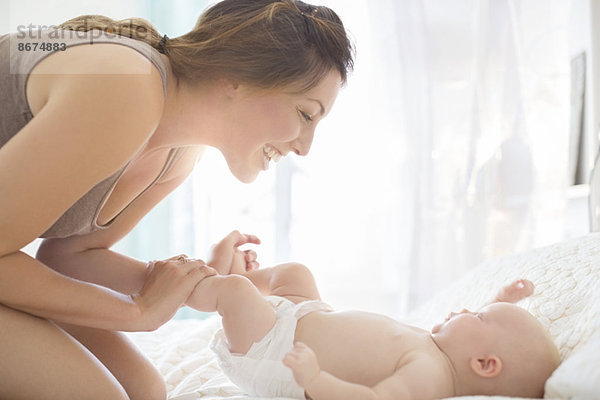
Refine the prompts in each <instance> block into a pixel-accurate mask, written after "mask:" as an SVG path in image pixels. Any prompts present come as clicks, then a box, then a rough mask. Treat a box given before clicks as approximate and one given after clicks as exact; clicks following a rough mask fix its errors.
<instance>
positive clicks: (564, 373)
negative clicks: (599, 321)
mask: <svg viewBox="0 0 600 400" xmlns="http://www.w3.org/2000/svg"><path fill="white" fill-rule="evenodd" d="M545 397H546V398H558V399H572V400H597V399H598V398H600V334H596V335H595V336H594V337H593V338H592V339H590V340H589V341H588V342H587V343H586V344H585V345H584V346H581V348H580V349H579V350H577V351H576V352H575V353H573V354H572V355H571V356H569V357H568V358H567V359H566V360H565V361H563V363H562V364H561V365H560V366H559V367H558V368H557V369H556V371H554V373H553V374H552V376H551V377H550V379H548V382H546V394H545Z"/></svg>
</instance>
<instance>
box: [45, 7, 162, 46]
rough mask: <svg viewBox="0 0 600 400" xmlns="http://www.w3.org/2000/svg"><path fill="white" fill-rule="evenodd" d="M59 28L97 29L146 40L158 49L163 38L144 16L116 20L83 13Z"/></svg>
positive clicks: (106, 32)
mask: <svg viewBox="0 0 600 400" xmlns="http://www.w3.org/2000/svg"><path fill="white" fill-rule="evenodd" d="M57 28H58V29H66V30H71V31H78V32H88V31H91V30H93V29H96V30H99V31H102V32H104V33H105V34H107V35H119V36H124V37H128V38H131V39H136V40H140V41H142V42H146V43H148V44H149V45H150V46H152V47H154V48H155V49H157V50H158V49H159V44H160V43H161V40H162V38H163V36H161V35H160V33H158V31H157V30H156V28H154V26H153V25H152V24H151V23H150V22H148V21H146V20H145V19H143V18H127V19H122V20H114V19H112V18H109V17H105V16H103V15H81V16H79V17H75V18H73V19H70V20H68V21H66V22H63V23H62V24H60V25H58V26H57Z"/></svg>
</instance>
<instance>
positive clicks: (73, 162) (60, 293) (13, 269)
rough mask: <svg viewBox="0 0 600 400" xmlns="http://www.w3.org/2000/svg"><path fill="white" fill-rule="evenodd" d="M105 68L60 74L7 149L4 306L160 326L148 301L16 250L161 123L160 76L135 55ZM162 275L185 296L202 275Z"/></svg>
mask: <svg viewBox="0 0 600 400" xmlns="http://www.w3.org/2000/svg"><path fill="white" fill-rule="evenodd" d="M117 47H122V46H117ZM101 61H102V60H91V62H94V63H95V64H94V65H95V67H96V68H98V65H104V66H105V67H103V68H106V69H112V70H110V71H106V74H94V75H92V74H90V73H88V72H89V71H88V70H81V71H71V70H68V71H66V72H65V74H64V75H57V76H55V77H53V80H52V83H51V84H48V87H49V89H48V93H47V96H46V97H47V98H46V99H45V103H44V106H43V108H42V109H41V110H40V111H39V112H37V114H36V116H35V117H34V118H33V119H32V120H31V121H30V122H29V123H28V124H27V125H26V126H25V127H24V128H23V129H22V130H21V131H20V132H18V133H17V134H16V135H15V136H14V137H13V138H12V139H11V140H10V141H9V142H8V143H6V144H5V145H4V146H3V147H2V148H0V303H3V304H6V305H8V306H10V307H12V308H15V309H18V310H22V311H26V312H30V313H32V314H35V315H38V316H40V317H44V318H51V319H55V320H58V321H64V322H69V323H73V324H77V325H86V326H93V327H98V328H105V329H127V330H130V329H134V330H137V329H141V330H145V329H153V328H155V327H156V326H158V325H157V324H158V322H157V316H156V315H154V314H153V313H152V312H146V309H145V308H144V307H145V306H146V305H147V304H148V302H146V301H144V299H143V298H136V297H135V296H128V295H123V294H121V293H117V292H116V291H113V290H110V289H107V288H104V287H100V286H98V285H95V284H91V283H87V282H81V281H79V280H74V279H72V278H68V277H65V276H63V275H61V274H58V273H56V272H55V271H53V270H51V269H50V268H48V267H47V266H45V265H44V264H42V263H41V262H39V261H37V260H34V259H32V258H30V257H28V256H26V255H25V254H24V253H22V252H20V251H19V249H20V248H22V247H23V246H24V245H26V244H27V243H29V242H31V241H32V240H33V239H35V238H36V237H39V235H40V234H41V233H43V232H44V231H45V230H46V229H48V227H50V226H51V225H52V223H54V221H56V219H58V217H59V216H60V215H62V214H63V213H64V212H65V211H66V210H67V209H68V208H69V207H70V206H71V205H72V204H73V203H74V202H75V201H76V200H77V199H78V198H80V197H81V196H82V195H83V194H85V193H86V192H87V191H88V190H90V189H91V188H92V187H93V186H94V185H95V184H97V183H98V182H99V181H101V180H103V179H105V178H106V177H108V176H110V175H112V174H113V173H114V172H115V171H117V170H118V169H119V168H121V167H122V166H123V165H125V163H126V162H127V161H128V160H129V159H130V158H131V157H132V156H133V155H134V154H135V153H136V152H137V151H138V150H139V149H140V147H141V146H142V145H143V144H144V143H145V142H146V140H147V139H148V138H149V137H150V136H151V134H152V133H153V131H154V129H155V128H156V126H157V124H158V121H159V120H160V116H161V114H162V107H163V93H162V85H161V82H160V76H159V75H158V72H157V71H156V70H155V69H154V68H148V65H144V66H143V68H140V66H139V63H140V62H141V61H140V57H139V55H137V53H136V54H132V58H131V59H127V57H122V58H120V59H119V60H111V62H110V63H101ZM117 61H118V62H117ZM143 62H146V63H149V61H148V60H145V59H144V60H143ZM65 68H71V65H65ZM142 70H143V71H144V73H142V72H141V71H142ZM148 71H151V72H150V73H148ZM163 269H164V271H163ZM163 272H164V274H163ZM156 273H157V274H158V273H160V274H161V275H160V276H162V277H163V279H162V282H164V283H165V284H166V283H169V284H167V285H166V286H168V287H171V284H175V287H177V288H178V289H177V292H179V293H183V294H184V295H186V294H185V293H184V292H186V291H187V294H189V292H191V290H192V289H193V287H194V286H195V284H196V283H197V282H198V281H199V280H200V279H201V278H202V276H201V275H202V273H201V272H200V270H199V268H198V266H197V265H196V266H190V267H186V268H185V269H184V268H176V266H173V265H170V264H167V266H166V267H165V268H162V266H161V268H158V269H157V272H156ZM188 274H189V275H188ZM159 281H160V280H159ZM158 286H160V284H159V285H158ZM147 297H148V298H150V297H152V296H147ZM184 297H185V296H184ZM140 300H142V301H140ZM184 300H185V299H184ZM184 300H182V302H183V301H184ZM175 308H176V307H175Z"/></svg>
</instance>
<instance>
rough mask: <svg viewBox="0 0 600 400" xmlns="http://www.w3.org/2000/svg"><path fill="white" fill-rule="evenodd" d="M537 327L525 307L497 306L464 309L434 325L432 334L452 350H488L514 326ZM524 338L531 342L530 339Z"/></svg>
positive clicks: (503, 304)
mask: <svg viewBox="0 0 600 400" xmlns="http://www.w3.org/2000/svg"><path fill="white" fill-rule="evenodd" d="M536 324H537V321H536V320H535V318H534V317H533V316H532V315H531V314H529V313H528V312H527V311H525V310H523V309H522V308H520V307H518V306H515V305H514V304H510V303H494V304H490V305H489V306H486V307H484V308H482V309H481V310H480V311H477V312H473V311H469V310H467V309H463V310H462V311H461V312H459V313H450V315H449V316H448V317H447V318H446V319H445V320H444V321H443V322H442V323H439V324H436V325H434V326H433V328H432V329H431V333H432V336H433V338H434V340H436V342H437V341H439V340H442V341H444V342H446V344H447V345H450V346H452V347H458V346H461V347H465V348H467V347H470V348H472V347H481V346H484V347H488V346H493V344H494V343H495V342H496V338H497V337H499V336H501V335H506V334H507V332H508V334H511V333H510V332H511V329H510V328H511V327H512V328H514V327H516V326H520V327H523V326H524V325H525V326H529V327H531V328H532V329H534V330H535V329H537V328H536ZM507 328H508V329H507ZM520 331H522V330H521V329H520ZM532 337H533V335H532ZM521 339H523V340H527V337H522V338H521Z"/></svg>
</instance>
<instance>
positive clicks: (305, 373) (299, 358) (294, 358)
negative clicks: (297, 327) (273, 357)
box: [283, 342, 321, 388]
mask: <svg viewBox="0 0 600 400" xmlns="http://www.w3.org/2000/svg"><path fill="white" fill-rule="evenodd" d="M283 364H284V365H285V366H286V367H288V368H290V369H291V370H292V372H293V374H294V379H295V380H296V383H297V384H298V385H300V386H301V387H303V388H305V387H307V386H308V385H309V384H310V382H312V381H313V380H314V379H315V378H316V377H317V376H319V372H320V371H321V368H320V367H319V361H317V356H316V355H315V352H314V351H312V349H311V348H310V347H308V346H307V345H305V344H304V343H302V342H296V343H295V344H294V348H293V349H292V351H290V352H289V353H287V354H286V355H285V357H284V358H283Z"/></svg>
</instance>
